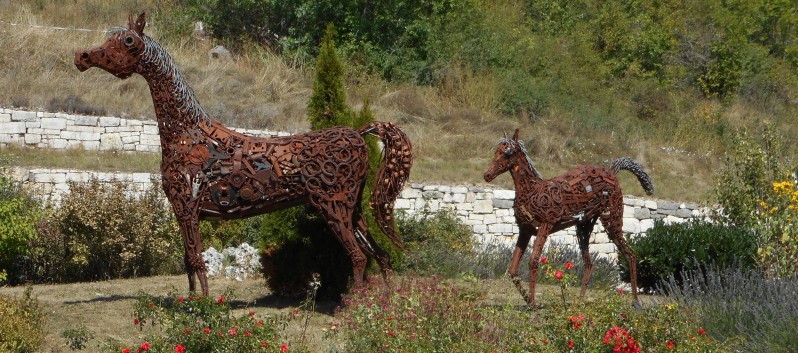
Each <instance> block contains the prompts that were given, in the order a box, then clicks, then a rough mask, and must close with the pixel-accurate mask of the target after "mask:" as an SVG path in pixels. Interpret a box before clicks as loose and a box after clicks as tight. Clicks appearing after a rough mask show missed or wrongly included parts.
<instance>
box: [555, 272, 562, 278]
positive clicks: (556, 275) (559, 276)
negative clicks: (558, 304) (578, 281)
mask: <svg viewBox="0 0 798 353" xmlns="http://www.w3.org/2000/svg"><path fill="white" fill-rule="evenodd" d="M554 278H556V279H562V271H557V272H555V273H554Z"/></svg>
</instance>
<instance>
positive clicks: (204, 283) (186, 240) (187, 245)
mask: <svg viewBox="0 0 798 353" xmlns="http://www.w3.org/2000/svg"><path fill="white" fill-rule="evenodd" d="M198 204H199V203H198V202H196V200H186V199H182V198H179V197H174V198H173V200H172V208H173V209H174V211H175V216H176V217H177V222H178V223H179V225H180V232H181V234H182V235H183V250H184V255H183V261H184V262H185V266H186V274H187V275H188V289H189V291H191V292H195V291H196V290H197V285H196V282H195V276H196V278H197V279H199V282H200V288H202V294H203V295H205V296H208V295H210V291H209V290H208V276H207V272H208V271H207V268H206V267H205V260H204V259H203V258H202V238H201V236H200V231H199V207H198Z"/></svg>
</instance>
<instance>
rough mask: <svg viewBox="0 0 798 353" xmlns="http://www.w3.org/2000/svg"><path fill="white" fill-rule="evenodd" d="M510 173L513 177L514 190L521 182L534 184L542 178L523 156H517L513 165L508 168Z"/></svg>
mask: <svg viewBox="0 0 798 353" xmlns="http://www.w3.org/2000/svg"><path fill="white" fill-rule="evenodd" d="M510 175H512V177H513V183H514V184H515V189H516V191H517V190H518V188H519V186H520V185H522V184H527V185H528V184H530V183H533V184H536V183H539V182H541V181H543V178H542V177H541V176H540V174H538V173H537V171H536V170H535V169H534V167H533V166H532V165H530V164H529V161H528V160H527V159H526V158H525V157H524V156H519V157H518V161H517V162H516V164H515V166H514V167H513V168H512V169H510Z"/></svg>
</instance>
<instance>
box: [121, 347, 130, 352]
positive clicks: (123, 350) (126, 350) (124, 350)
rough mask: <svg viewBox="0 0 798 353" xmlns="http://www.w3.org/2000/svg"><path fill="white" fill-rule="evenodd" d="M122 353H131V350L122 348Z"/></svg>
mask: <svg viewBox="0 0 798 353" xmlns="http://www.w3.org/2000/svg"><path fill="white" fill-rule="evenodd" d="M122 353H130V348H127V347H126V348H122Z"/></svg>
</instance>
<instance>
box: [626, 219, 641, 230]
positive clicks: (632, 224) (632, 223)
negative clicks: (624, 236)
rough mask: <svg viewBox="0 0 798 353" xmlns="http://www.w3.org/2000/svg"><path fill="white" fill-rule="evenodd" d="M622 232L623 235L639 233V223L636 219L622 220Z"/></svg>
mask: <svg viewBox="0 0 798 353" xmlns="http://www.w3.org/2000/svg"><path fill="white" fill-rule="evenodd" d="M623 231H624V232H625V233H633V234H637V233H640V221H639V220H637V218H624V219H623Z"/></svg>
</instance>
